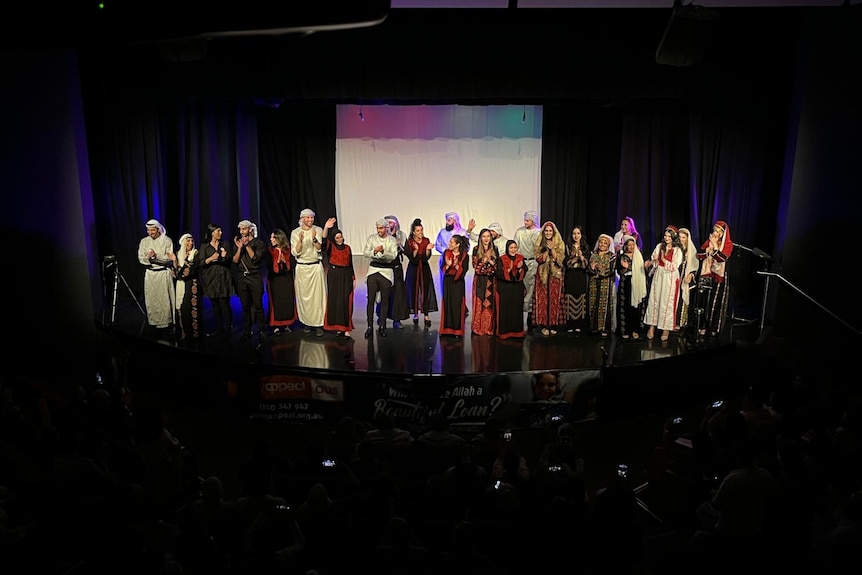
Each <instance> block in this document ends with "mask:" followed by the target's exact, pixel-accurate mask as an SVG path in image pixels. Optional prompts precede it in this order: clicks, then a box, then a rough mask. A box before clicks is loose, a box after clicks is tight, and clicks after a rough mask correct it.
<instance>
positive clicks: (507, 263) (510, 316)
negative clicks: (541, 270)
mask: <svg viewBox="0 0 862 575" xmlns="http://www.w3.org/2000/svg"><path fill="white" fill-rule="evenodd" d="M496 275H497V293H496V297H497V301H496V305H495V306H494V307H495V310H496V312H497V337H499V338H500V339H509V338H513V337H524V335H525V330H524V291H525V290H526V287H525V286H524V276H526V275H527V264H526V262H525V261H524V256H522V255H521V254H515V257H514V258H513V257H511V256H509V254H504V255H502V256H500V259H498V260H497V269H496ZM474 281H475V280H474Z"/></svg>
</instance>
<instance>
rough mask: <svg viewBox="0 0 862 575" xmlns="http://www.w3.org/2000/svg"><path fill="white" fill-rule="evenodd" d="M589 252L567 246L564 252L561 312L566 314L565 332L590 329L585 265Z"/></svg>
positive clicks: (587, 278) (574, 246)
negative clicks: (564, 265)
mask: <svg viewBox="0 0 862 575" xmlns="http://www.w3.org/2000/svg"><path fill="white" fill-rule="evenodd" d="M589 256H590V254H589V250H586V251H585V250H583V249H579V248H578V246H576V245H574V244H569V246H568V247H567V250H566V273H565V276H564V277H563V288H564V292H565V293H564V295H563V310H564V312H565V314H566V330H567V331H569V332H584V331H588V330H589V329H590V316H589V313H588V312H589V307H588V297H587V295H588V293H589V275H588V274H587V265H588V258H589Z"/></svg>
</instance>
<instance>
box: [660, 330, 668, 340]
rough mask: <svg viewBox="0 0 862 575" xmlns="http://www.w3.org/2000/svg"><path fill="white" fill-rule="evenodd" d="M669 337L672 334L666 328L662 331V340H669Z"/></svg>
mask: <svg viewBox="0 0 862 575" xmlns="http://www.w3.org/2000/svg"><path fill="white" fill-rule="evenodd" d="M669 337H670V334H669V333H668V331H667V330H664V331H662V332H661V340H662V341H667V339H668V338H669Z"/></svg>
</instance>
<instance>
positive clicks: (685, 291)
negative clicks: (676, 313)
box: [678, 228, 700, 305]
mask: <svg viewBox="0 0 862 575" xmlns="http://www.w3.org/2000/svg"><path fill="white" fill-rule="evenodd" d="M683 232H685V233H686V234H688V245H687V246H685V273H686V275H688V274H690V273H693V274H695V275H697V267H698V265H700V264H699V262H698V261H697V244H695V243H694V238H693V237H692V235H691V231H689V229H688V228H680V229H679V232H678V233H680V234H681V233H683ZM680 279H681V280H682V279H684V278H680ZM693 287H694V284H693V283H691V284H689V285H688V286H687V287H686V286H685V285H680V291H682V301H683V302H684V303H685V304H686V305H688V303H689V291H691V288H693Z"/></svg>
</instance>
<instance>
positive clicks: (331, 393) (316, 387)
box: [259, 375, 344, 402]
mask: <svg viewBox="0 0 862 575" xmlns="http://www.w3.org/2000/svg"><path fill="white" fill-rule="evenodd" d="M259 382H260V383H259V385H260V399H262V400H265V401H272V400H277V399H282V400H284V399H288V400H290V399H317V400H320V401H337V402H341V401H344V382H343V381H340V380H334V379H319V378H311V377H304V376H299V375H267V376H263V377H261V378H260V380H259Z"/></svg>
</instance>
